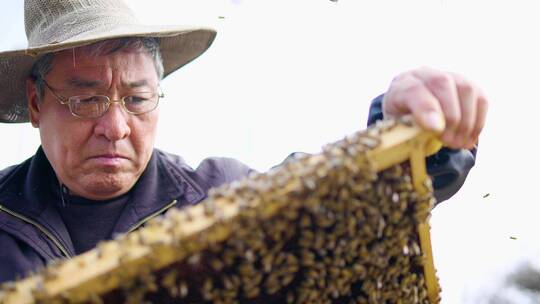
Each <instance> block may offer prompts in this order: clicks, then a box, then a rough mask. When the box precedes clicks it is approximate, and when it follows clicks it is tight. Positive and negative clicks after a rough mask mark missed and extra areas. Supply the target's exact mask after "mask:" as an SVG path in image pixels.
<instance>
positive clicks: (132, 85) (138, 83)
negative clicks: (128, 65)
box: [122, 79, 148, 89]
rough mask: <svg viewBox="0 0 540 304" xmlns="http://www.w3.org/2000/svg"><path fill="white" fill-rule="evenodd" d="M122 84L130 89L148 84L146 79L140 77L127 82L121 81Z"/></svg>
mask: <svg viewBox="0 0 540 304" xmlns="http://www.w3.org/2000/svg"><path fill="white" fill-rule="evenodd" d="M122 86H124V87H128V88H130V89H133V88H140V87H144V86H148V81H146V79H141V80H137V81H132V82H129V83H126V82H122Z"/></svg>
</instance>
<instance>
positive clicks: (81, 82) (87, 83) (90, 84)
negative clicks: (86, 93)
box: [66, 77, 103, 88]
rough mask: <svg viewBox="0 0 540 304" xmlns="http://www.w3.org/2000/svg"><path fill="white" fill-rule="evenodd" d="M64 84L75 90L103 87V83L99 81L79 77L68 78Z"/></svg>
mask: <svg viewBox="0 0 540 304" xmlns="http://www.w3.org/2000/svg"><path fill="white" fill-rule="evenodd" d="M66 83H67V84H68V85H69V86H71V87H75V88H95V87H99V86H103V81H100V80H88V79H83V78H80V77H70V78H68V79H67V80H66Z"/></svg>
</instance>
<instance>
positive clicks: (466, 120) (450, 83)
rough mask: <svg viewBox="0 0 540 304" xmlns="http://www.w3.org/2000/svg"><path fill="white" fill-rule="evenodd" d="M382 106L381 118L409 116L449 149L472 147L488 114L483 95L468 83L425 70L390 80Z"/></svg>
mask: <svg viewBox="0 0 540 304" xmlns="http://www.w3.org/2000/svg"><path fill="white" fill-rule="evenodd" d="M382 104H383V115H384V117H385V118H396V117H400V116H403V115H407V114H412V116H413V117H414V120H415V121H416V122H417V123H418V124H419V125H420V126H422V127H423V128H425V129H428V130H433V131H437V132H441V133H442V134H441V140H442V142H443V144H444V145H445V146H447V147H450V148H453V149H461V148H465V149H470V148H472V147H474V145H475V144H476V143H477V141H478V136H479V135H480V132H481V131H482V128H483V127H484V123H485V120H486V114H487V110H488V101H487V99H486V97H485V95H484V94H483V93H482V91H481V90H480V88H478V87H477V86H475V85H474V84H472V83H471V82H470V81H468V80H466V79H465V78H463V77H462V76H460V75H457V74H454V73H447V72H442V71H438V70H434V69H431V68H425V67H423V68H419V69H414V70H411V71H408V72H405V73H402V74H400V75H398V76H397V77H396V78H394V79H393V80H392V83H391V84H390V88H389V89H388V91H387V92H386V94H385V95H384V98H383V103H382Z"/></svg>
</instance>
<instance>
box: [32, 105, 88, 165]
mask: <svg viewBox="0 0 540 304" xmlns="http://www.w3.org/2000/svg"><path fill="white" fill-rule="evenodd" d="M62 110H64V109H61V108H60V109H58V108H55V107H43V109H42V110H41V117H40V124H39V132H40V137H41V143H42V146H43V149H44V151H45V153H46V154H47V158H48V159H49V160H50V161H51V163H53V165H56V166H58V165H62V166H69V165H70V164H73V163H76V162H77V158H78V156H80V155H81V153H79V151H80V149H82V147H84V143H85V141H86V140H87V139H88V138H89V134H91V130H92V127H91V126H90V125H89V124H87V123H85V122H83V121H80V120H78V121H75V120H74V118H75V117H73V116H72V115H71V114H70V113H69V111H62ZM66 112H67V113H66ZM66 114H67V115H66ZM56 166H55V167H56Z"/></svg>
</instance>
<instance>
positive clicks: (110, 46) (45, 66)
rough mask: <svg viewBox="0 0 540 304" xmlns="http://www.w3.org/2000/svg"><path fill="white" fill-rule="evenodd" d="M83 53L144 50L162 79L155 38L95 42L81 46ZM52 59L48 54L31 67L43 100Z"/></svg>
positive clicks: (161, 64)
mask: <svg viewBox="0 0 540 304" xmlns="http://www.w3.org/2000/svg"><path fill="white" fill-rule="evenodd" d="M81 48H84V50H85V52H86V53H87V54H89V55H90V56H93V57H97V56H102V55H108V54H112V53H115V52H118V51H121V50H132V51H140V50H144V51H146V52H148V54H149V55H150V57H151V58H152V60H153V61H154V66H155V67H156V73H157V76H158V79H159V80H161V79H162V78H163V73H164V69H163V59H162V57H161V51H160V49H159V40H158V39H156V38H146V37H128V38H118V39H111V40H105V41H100V42H96V43H94V44H91V45H88V46H83V47H81ZM53 59H54V53H48V54H45V55H43V56H41V57H39V58H38V59H37V60H36V62H34V65H33V66H32V72H31V75H32V78H33V79H34V81H35V86H36V91H37V93H38V94H37V95H38V97H39V98H40V99H41V98H43V94H44V92H45V83H44V81H45V80H44V79H45V75H47V74H48V73H49V72H50V71H51V69H52V62H53Z"/></svg>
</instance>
